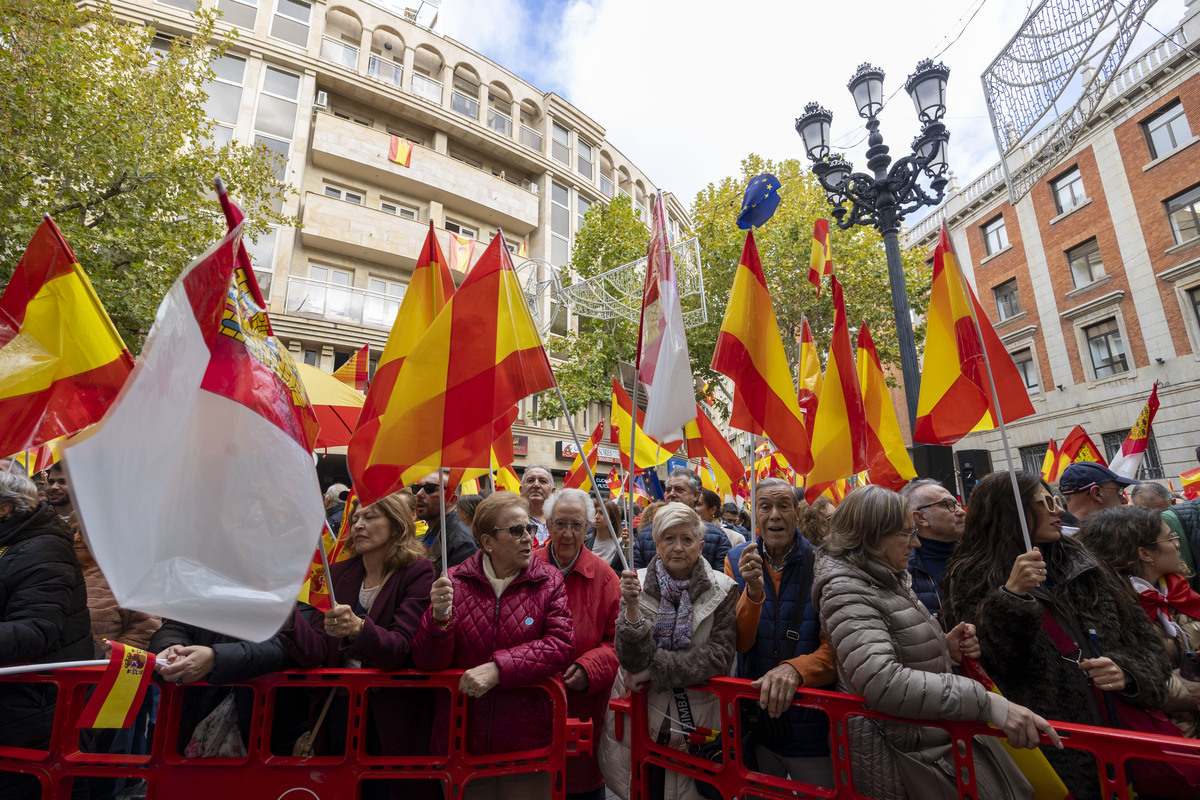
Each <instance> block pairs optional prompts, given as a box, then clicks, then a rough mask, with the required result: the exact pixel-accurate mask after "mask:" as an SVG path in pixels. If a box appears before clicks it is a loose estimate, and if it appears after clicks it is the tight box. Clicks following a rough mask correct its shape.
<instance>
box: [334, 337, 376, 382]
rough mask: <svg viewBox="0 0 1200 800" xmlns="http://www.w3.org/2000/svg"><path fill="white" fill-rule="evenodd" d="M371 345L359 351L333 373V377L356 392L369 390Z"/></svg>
mask: <svg viewBox="0 0 1200 800" xmlns="http://www.w3.org/2000/svg"><path fill="white" fill-rule="evenodd" d="M370 360H371V345H369V344H364V345H363V346H362V347H361V348H359V351H358V352H357V353H355V354H354V355H352V356H350V358H348V359H346V363H345V364H342V365H341V366H340V367H338V368H337V369H336V370H334V372H333V377H335V378H337V379H338V380H339V381H341V382H342V383H344V384H346V385H347V386H349V387H350V388H351V389H353V390H355V391H356V392H365V391H366V390H367V373H368V369H369V367H370Z"/></svg>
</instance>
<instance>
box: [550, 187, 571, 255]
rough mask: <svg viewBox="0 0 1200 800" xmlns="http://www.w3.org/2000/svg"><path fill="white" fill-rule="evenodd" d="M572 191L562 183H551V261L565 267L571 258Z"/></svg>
mask: <svg viewBox="0 0 1200 800" xmlns="http://www.w3.org/2000/svg"><path fill="white" fill-rule="evenodd" d="M570 202H571V193H570V191H569V190H568V189H567V187H565V186H563V185H562V184H560V183H555V182H553V181H551V183H550V263H551V264H553V265H554V266H556V267H565V266H566V265H567V261H569V260H570V258H571V252H570V251H571V244H570V242H571V207H570V205H569V204H570Z"/></svg>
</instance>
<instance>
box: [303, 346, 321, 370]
mask: <svg viewBox="0 0 1200 800" xmlns="http://www.w3.org/2000/svg"><path fill="white" fill-rule="evenodd" d="M319 356H320V353H318V352H317V351H316V350H305V351H304V363H305V364H308V365H309V366H310V367H315V366H316V365H317V359H318V358H319Z"/></svg>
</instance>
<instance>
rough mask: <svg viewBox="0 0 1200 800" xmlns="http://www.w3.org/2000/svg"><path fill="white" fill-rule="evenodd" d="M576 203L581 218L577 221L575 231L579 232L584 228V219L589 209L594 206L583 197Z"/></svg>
mask: <svg viewBox="0 0 1200 800" xmlns="http://www.w3.org/2000/svg"><path fill="white" fill-rule="evenodd" d="M575 203H576V207H577V208H578V210H579V218H578V219H576V220H575V230H576V231H579V230H581V229H582V228H583V218H584V217H586V216H587V212H588V209H590V208H591V207H592V204H591V202H590V201H588V200H584V199H583V198H582V197H580V198H578V199H577V200H576V201H575Z"/></svg>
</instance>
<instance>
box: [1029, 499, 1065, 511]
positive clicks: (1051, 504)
mask: <svg viewBox="0 0 1200 800" xmlns="http://www.w3.org/2000/svg"><path fill="white" fill-rule="evenodd" d="M1033 502H1034V503H1035V504H1037V505H1039V506H1041V507H1042V508H1044V509H1046V511H1047V512H1048V513H1051V514H1052V513H1054V512H1055V511H1062V510H1063V504H1062V500H1059V499H1058V496H1057V495H1053V494H1045V495H1042V496H1041V497H1038V498H1036V499H1035V500H1034V501H1033Z"/></svg>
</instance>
